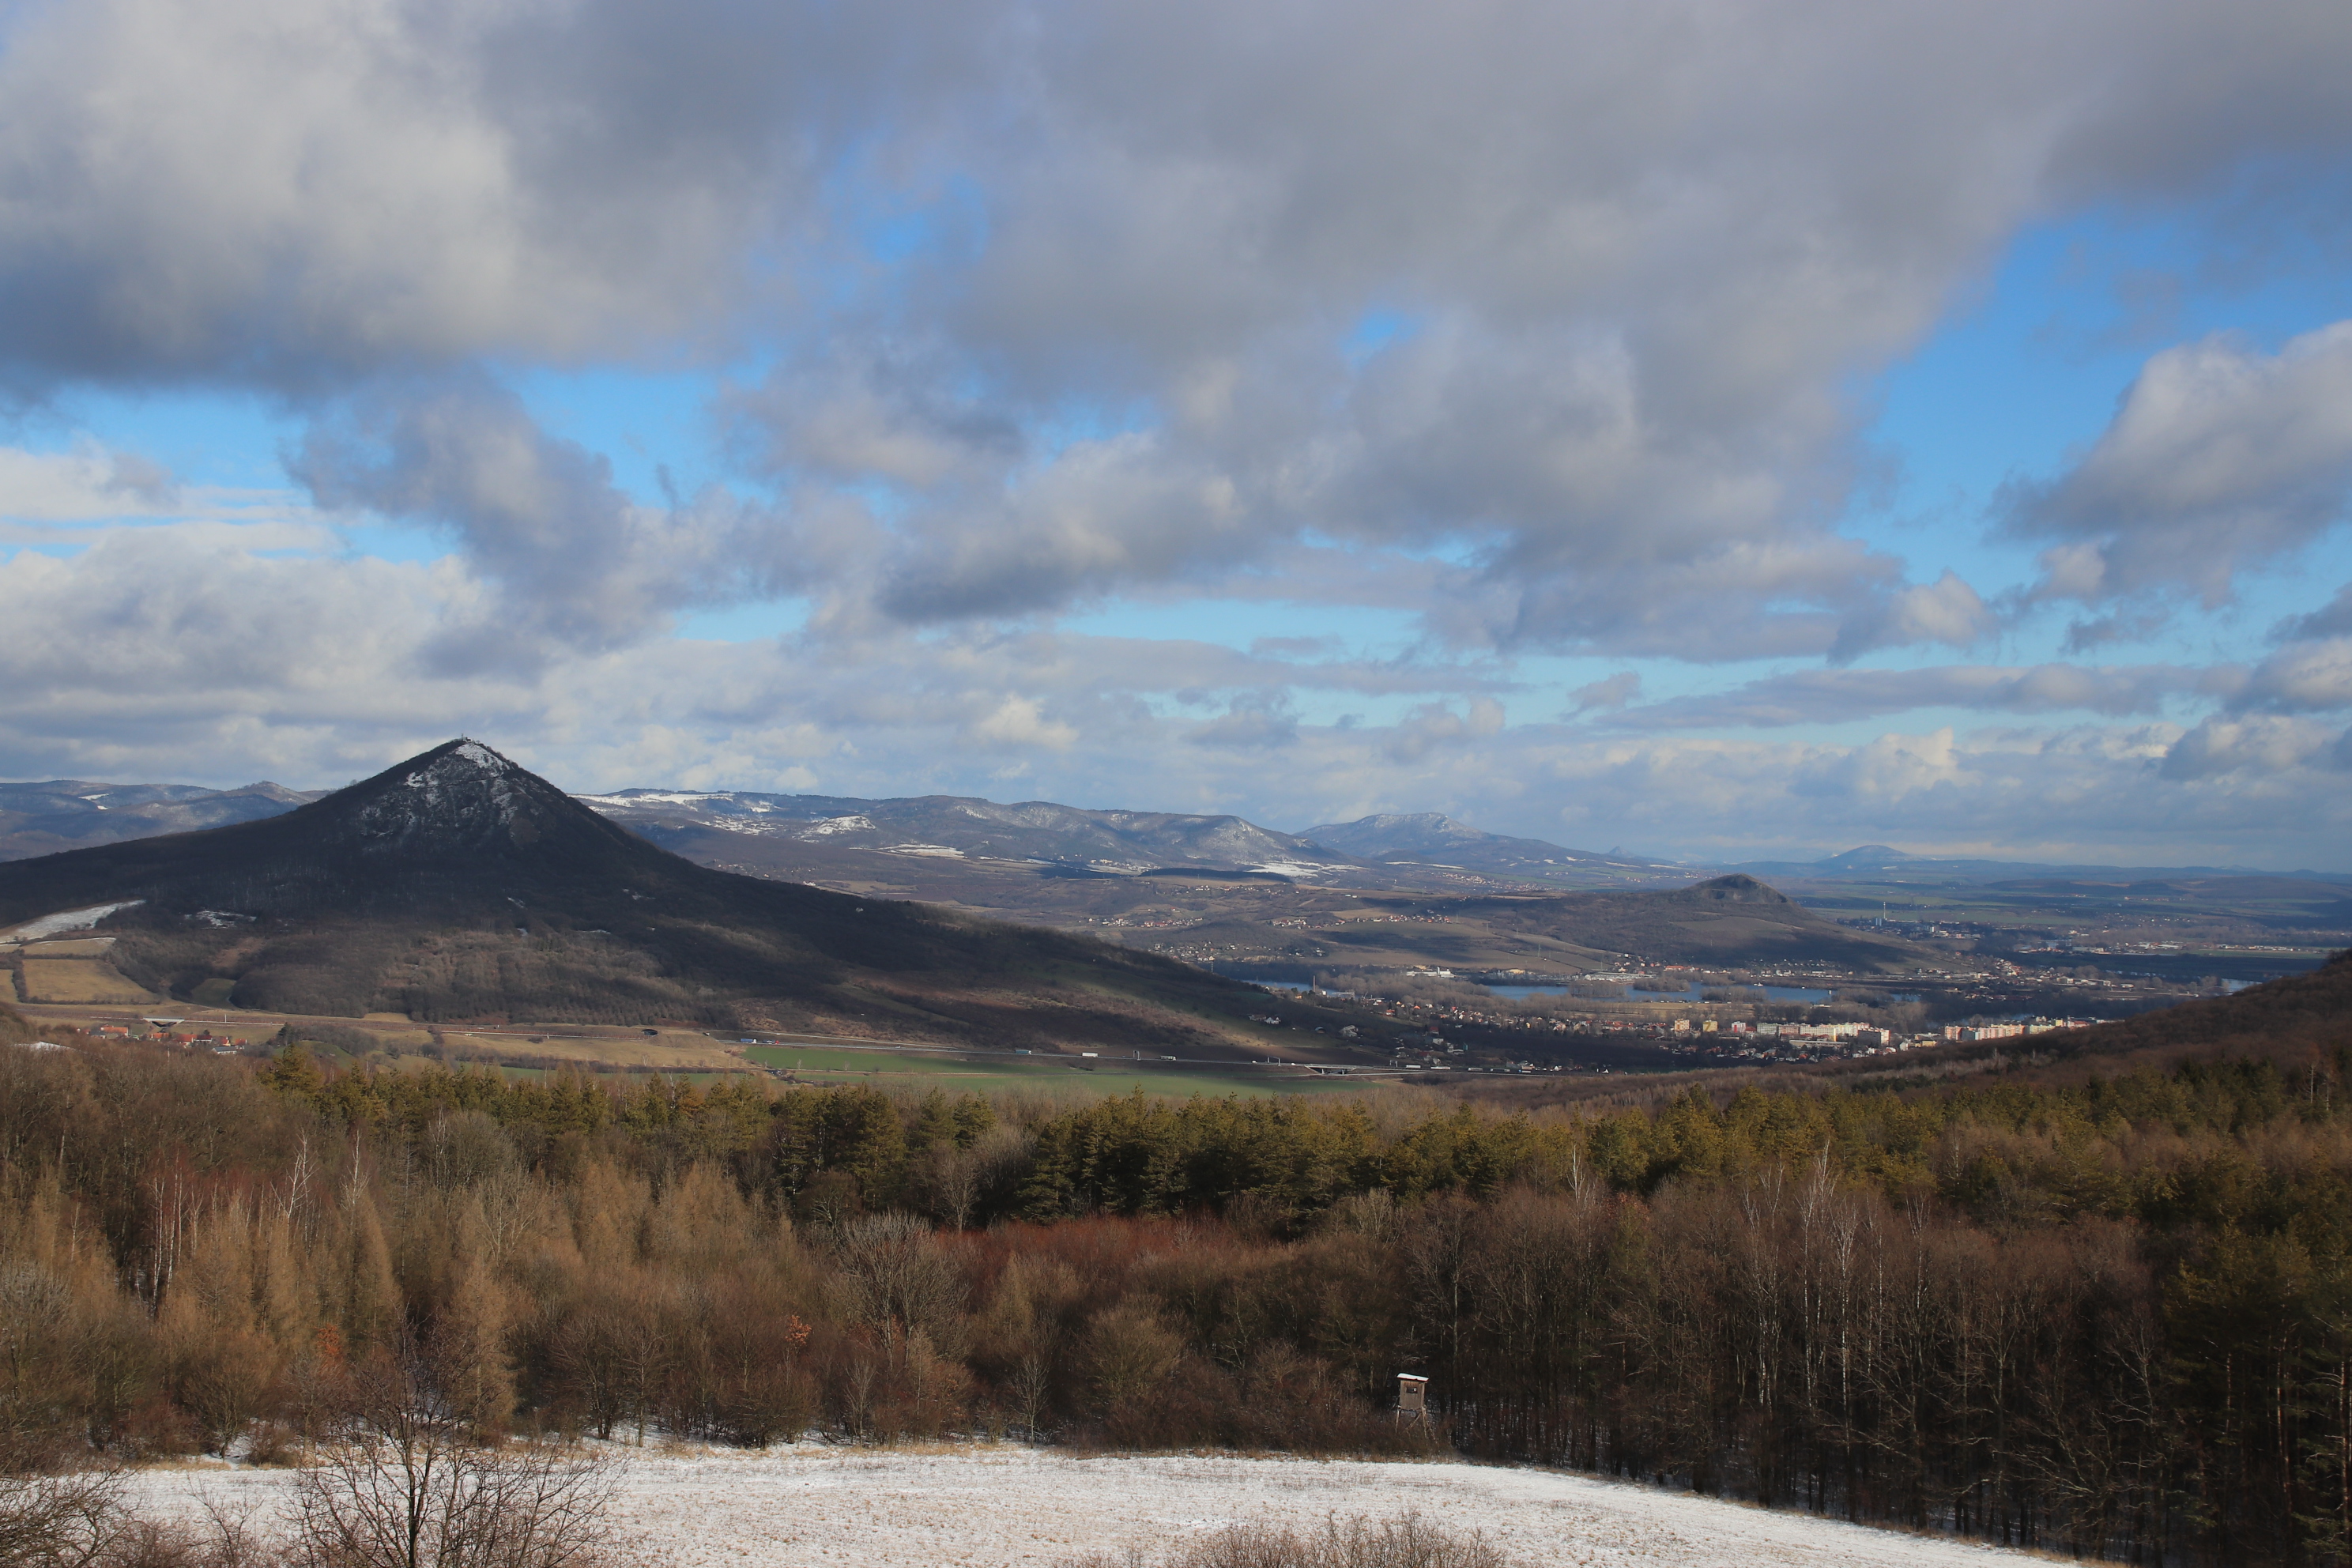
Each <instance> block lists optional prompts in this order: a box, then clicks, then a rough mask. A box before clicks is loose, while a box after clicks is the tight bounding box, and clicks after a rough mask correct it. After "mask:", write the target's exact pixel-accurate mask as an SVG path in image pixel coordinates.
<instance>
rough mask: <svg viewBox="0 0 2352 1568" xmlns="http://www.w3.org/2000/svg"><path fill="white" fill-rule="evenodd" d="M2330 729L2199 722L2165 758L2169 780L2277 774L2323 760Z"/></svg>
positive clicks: (2294, 723) (2277, 722) (2255, 719)
mask: <svg viewBox="0 0 2352 1568" xmlns="http://www.w3.org/2000/svg"><path fill="white" fill-rule="evenodd" d="M2335 741H2336V733H2335V731H2332V730H2327V729H2323V728H2322V727H2321V726H2319V725H2316V724H2314V723H2312V722H2310V721H2308V720H2303V719H2291V718H2280V717H2275V716H2271V715H2252V716H2249V717H2245V718H2236V719H2225V718H2220V717H2215V718H2211V719H2208V720H2206V721H2203V722H2202V723H2200V724H2199V725H2198V726H2197V727H2196V728H2195V729H2193V730H2191V731H2189V732H2188V733H2187V734H2185V735H2183V736H2181V737H2180V739H2179V740H2178V741H2176V742H2173V744H2172V746H2171V748H2170V749H2169V750H2168V751H2167V752H2165V754H2164V763H2163V766H2162V769H2161V771H2162V773H2163V774H2164V776H2165V777H2166V778H2168V779H2210V778H2217V777H2220V776H2222V775H2224V774H2229V773H2259V774H2263V775H2276V774H2279V773H2285V772H2287V771H2288V770H2290V769H2294V768H2297V767H2300V766H2302V765H2304V764H2305V763H2310V762H2312V761H2314V760H2315V759H2318V758H2322V757H2325V756H2326V754H2327V753H2328V751H2329V749H2330V745H2331V743H2332V742H2335Z"/></svg>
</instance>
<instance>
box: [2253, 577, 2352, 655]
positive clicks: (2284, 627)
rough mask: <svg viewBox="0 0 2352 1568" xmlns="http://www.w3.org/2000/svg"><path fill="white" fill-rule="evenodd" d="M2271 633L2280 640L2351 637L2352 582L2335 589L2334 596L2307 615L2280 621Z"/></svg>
mask: <svg viewBox="0 0 2352 1568" xmlns="http://www.w3.org/2000/svg"><path fill="white" fill-rule="evenodd" d="M2272 635H2273V637H2277V638H2278V639H2279V640H2280V641H2281V642H2294V641H2299V640H2302V639H2305V638H2314V639H2315V638H2319V637H2352V584H2347V585H2346V586H2344V587H2341V588H2338V589H2336V597H2334V598H2333V599H2330V600H2329V601H2327V603H2326V604H2325V605H2321V606H2320V607H2319V608H2318V609H2315V610H2314V611H2312V612H2311V613H2310V614H2309V615H2305V616H2294V617H2293V618H2291V619H2289V620H2285V621H2282V622H2281V623H2280V624H2279V625H2278V626H2277V628H2276V629H2275V630H2274V631H2273V633H2272Z"/></svg>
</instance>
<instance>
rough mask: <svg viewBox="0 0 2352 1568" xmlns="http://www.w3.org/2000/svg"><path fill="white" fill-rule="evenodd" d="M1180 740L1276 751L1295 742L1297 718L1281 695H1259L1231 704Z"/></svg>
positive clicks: (1206, 744)
mask: <svg viewBox="0 0 2352 1568" xmlns="http://www.w3.org/2000/svg"><path fill="white" fill-rule="evenodd" d="M1184 739H1185V740H1186V741H1187V742H1191V743H1192V744H1193V745H1196V746H1223V747H1229V748H1236V749H1240V750H1245V751H1247V750H1256V751H1265V750H1270V749H1276V748H1280V747H1284V746H1288V745H1291V744H1292V743H1294V742H1297V739H1298V719H1297V715H1296V714H1294V713H1292V712H1290V711H1289V704H1288V700H1287V699H1286V698H1285V697H1284V696H1283V695H1282V694H1281V693H1278V692H1267V693H1260V694H1258V695H1256V696H1254V697H1250V698H1246V699H1244V700H1237V701H1235V702H1234V704H1233V706H1232V707H1230V708H1228V709H1227V710H1225V711H1224V712H1223V713H1221V714H1219V715H1218V716H1217V717H1215V718H1214V719H1212V720H1210V721H1208V722H1207V723H1205V724H1202V725H1201V726H1200V727H1199V728H1198V729H1195V730H1190V731H1186V732H1185V735H1184Z"/></svg>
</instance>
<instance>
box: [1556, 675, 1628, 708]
mask: <svg viewBox="0 0 2352 1568" xmlns="http://www.w3.org/2000/svg"><path fill="white" fill-rule="evenodd" d="M1641 694H1642V678H1641V677H1640V676H1639V675H1636V674H1634V673H1633V671H1632V670H1630V669H1621V670H1619V671H1618V672H1617V673H1616V674H1614V675H1612V676H1609V677H1606V678H1605V679H1600V680H1596V681H1593V682H1591V684H1589V685H1585V686H1580V687H1578V688H1577V689H1575V690H1573V691H1571V692H1570V693H1569V694H1568V710H1569V711H1570V713H1571V714H1576V713H1593V712H1609V711H1612V710H1616V709H1620V708H1622V707H1624V706H1625V704H1627V703H1628V702H1631V701H1633V699H1634V698H1636V697H1639V696H1640V695H1641Z"/></svg>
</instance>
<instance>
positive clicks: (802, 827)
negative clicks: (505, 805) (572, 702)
mask: <svg viewBox="0 0 2352 1568" xmlns="http://www.w3.org/2000/svg"><path fill="white" fill-rule="evenodd" d="M580 798H581V799H582V800H583V801H584V802H585V803H586V804H588V805H592V806H593V807H595V808H596V809H597V810H598V811H600V812H603V813H604V815H605V816H610V817H611V818H613V819H614V821H615V822H620V823H624V824H625V825H627V826H630V827H632V828H634V829H635V830H636V831H638V832H640V833H643V834H645V835H646V837H651V838H653V839H655V840H656V842H659V843H662V844H666V845H667V846H669V847H672V848H675V849H677V851H678V852H679V853H680V854H683V855H686V856H688V857H689V858H694V859H698V860H702V861H705V862H706V863H710V862H720V861H729V862H733V863H739V864H742V865H744V866H746V867H747V868H753V869H774V870H783V869H786V868H788V867H800V868H812V867H814V868H822V869H823V870H824V871H827V872H830V873H832V874H833V875H834V876H835V877H840V876H845V875H847V874H849V873H851V872H853V871H854V870H855V869H856V858H857V856H858V855H859V854H860V853H865V854H885V855H895V856H900V857H933V858H966V859H972V860H981V861H994V862H999V863H1019V864H1026V865H1029V866H1034V867H1037V868H1044V869H1045V870H1046V871H1047V872H1049V873H1050V872H1053V871H1060V872H1063V873H1066V874H1079V875H1097V876H1130V877H1131V876H1144V875H1150V874H1151V873H1153V872H1157V871H1180V870H1196V871H1206V870H1213V871H1223V872H1230V873H1234V874H1236V875H1244V876H1256V877H1264V878H1277V877H1278V878H1281V879H1285V880H1287V881H1297V882H1313V883H1318V884H1321V885H1324V886H1328V887H1342V888H1395V887H1403V888H1407V889H1420V890H1425V891H1464V890H1476V889H1477V888H1478V886H1479V885H1480V884H1484V883H1489V882H1494V881H1501V882H1506V883H1532V884H1537V885H1553V886H1563V885H1564V886H1570V887H1593V886H1600V887H1622V886H1639V885H1657V884H1664V883H1673V884H1675V885H1680V884H1681V883H1684V882H1687V881H1689V880H1690V879H1691V878H1692V877H1694V876H1696V875H1701V874H1703V873H1700V872H1697V871H1696V870H1694V869H1693V868H1690V867H1686V866H1675V865H1670V864H1667V863H1664V862H1661V861H1654V860H1644V859H1641V858H1633V857H1624V856H1608V855H1595V854H1591V853H1589V852H1587V851H1584V850H1579V849H1566V848H1562V847H1560V846H1559V845H1557V844H1547V843H1544V842H1543V841H1541V840H1540V839H1534V838H1507V837H1503V836H1501V835H1499V834H1494V833H1484V832H1481V831H1480V830H1478V829H1477V828H1475V827H1468V826H1464V825H1463V824H1461V823H1458V822H1455V821H1454V820H1452V819H1451V818H1449V817H1445V816H1439V815H1437V814H1436V813H1434V812H1424V813H1421V814H1418V815H1414V816H1367V817H1363V818H1361V819H1360V820H1358V821H1355V822H1349V823H1336V824H1331V825H1328V826H1322V827H1314V828H1309V829H1308V830H1307V831H1306V832H1305V833H1282V832H1277V831H1276V830H1274V829H1272V828H1266V827H1260V826H1257V825H1256V824H1255V823H1252V822H1248V821H1245V820H1244V819H1243V818H1241V817H1238V816H1188V815H1184V814H1181V813H1176V812H1155V811H1094V810H1087V809H1085V808H1083V807H1079V806H1071V805H1055V803H1053V802H1051V801H1042V800H1031V801H1022V802H1020V803H1018V804H1016V805H999V804H998V803H996V802H994V801H989V800H980V799H975V798H972V797H970V796H965V795H918V796H913V797H908V798H898V799H884V800H866V799H859V798H856V797H852V796H845V795H761V794H756V793H753V792H751V791H745V790H698V791H682V790H656V789H630V790H621V791H618V792H616V793H614V794H611V795H583V796H581V797H580ZM762 839H764V840H768V841H770V842H769V844H768V845H767V847H764V848H762V847H756V846H757V841H759V840H762ZM779 851H782V854H781V855H780V854H779ZM1465 873H1467V875H1466V876H1465Z"/></svg>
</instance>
